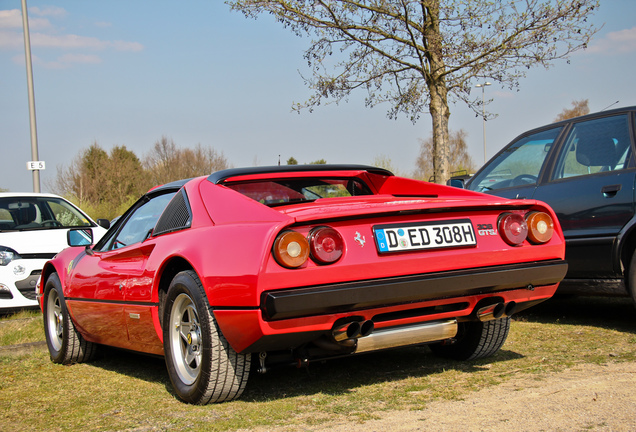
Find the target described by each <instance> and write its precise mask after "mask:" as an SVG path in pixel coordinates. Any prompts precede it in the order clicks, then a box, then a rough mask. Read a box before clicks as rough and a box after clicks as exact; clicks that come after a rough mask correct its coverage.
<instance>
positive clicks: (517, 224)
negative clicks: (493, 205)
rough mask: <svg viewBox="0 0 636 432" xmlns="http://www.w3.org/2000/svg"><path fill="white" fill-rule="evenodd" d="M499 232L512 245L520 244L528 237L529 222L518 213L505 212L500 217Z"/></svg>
mask: <svg viewBox="0 0 636 432" xmlns="http://www.w3.org/2000/svg"><path fill="white" fill-rule="evenodd" d="M498 228H499V234H500V235H501V238H503V240H504V241H505V242H506V243H508V244H509V245H511V246H518V245H520V244H521V243H523V242H524V240H525V239H526V238H527V237H528V224H527V223H526V220H525V219H524V218H523V216H521V215H520V214H517V213H504V214H502V215H501V216H500V217H499V223H498Z"/></svg>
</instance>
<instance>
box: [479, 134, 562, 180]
mask: <svg viewBox="0 0 636 432" xmlns="http://www.w3.org/2000/svg"><path fill="white" fill-rule="evenodd" d="M561 129H562V128H561V127H557V128H554V129H550V130H547V131H542V132H539V133H536V134H532V135H530V136H526V137H524V138H522V139H520V140H519V141H516V142H514V143H512V144H510V145H509V146H508V147H506V148H505V150H504V151H502V152H501V153H499V155H497V157H496V158H495V159H493V160H491V161H490V162H488V164H487V165H486V166H485V167H484V168H482V170H481V171H480V172H478V173H477V174H476V175H475V176H474V177H473V178H472V179H471V180H470V182H469V183H468V185H467V188H468V189H470V190H474V191H478V192H486V191H489V190H495V189H502V188H507V187H516V186H527V185H532V184H535V183H536V182H537V179H538V177H539V174H540V173H541V168H542V167H543V163H544V162H545V159H546V157H547V156H548V152H549V151H550V149H551V148H552V145H553V143H554V140H555V139H556V138H557V136H558V135H559V132H561Z"/></svg>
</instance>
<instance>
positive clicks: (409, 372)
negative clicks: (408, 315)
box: [92, 297, 636, 403]
mask: <svg viewBox="0 0 636 432" xmlns="http://www.w3.org/2000/svg"><path fill="white" fill-rule="evenodd" d="M514 318H515V320H518V321H528V322H537V323H560V324H564V325H586V326H596V327H601V328H609V329H614V330H617V331H621V332H629V333H636V309H635V308H634V306H633V304H632V301H631V299H629V298H610V297H567V298H554V299H551V300H549V301H547V302H544V303H542V304H540V305H537V306H535V307H533V308H531V309H528V310H526V311H523V312H522V313H519V314H517V315H515V317H514ZM513 325H514V324H513ZM100 353H101V354H100V356H99V358H98V359H96V360H95V361H93V362H92V364H93V365H94V366H95V367H99V368H104V369H106V370H112V371H115V372H117V373H120V374H123V375H127V376H130V377H132V378H136V379H141V380H146V381H150V382H161V383H162V384H163V385H164V387H165V388H166V391H167V393H169V394H170V395H171V396H173V397H175V398H176V395H175V394H174V391H173V389H172V385H171V383H170V379H169V377H168V372H167V370H166V366H165V362H164V360H163V359H162V358H159V357H150V356H145V355H141V354H136V353H132V352H127V351H121V350H117V349H114V348H109V347H100ZM521 357H522V356H521V355H520V354H518V353H516V352H514V351H510V350H506V349H502V350H500V351H499V352H498V353H497V354H496V355H494V356H492V357H490V358H486V359H482V360H478V361H472V362H457V361H452V360H446V359H441V358H439V357H436V356H435V355H433V354H432V353H431V351H430V350H429V349H428V348H427V347H425V346H421V347H408V348H400V349H394V350H388V351H383V352H375V353H366V354H361V355H352V356H350V357H344V358H337V359H331V360H327V361H323V362H314V363H310V364H309V366H308V367H303V368H300V369H299V368H295V367H280V368H274V369H271V370H270V371H268V373H267V374H264V375H262V374H258V373H256V372H255V368H253V370H252V372H251V374H250V378H249V381H248V384H247V388H246V390H245V393H244V394H243V396H242V397H241V400H242V401H243V402H254V403H258V402H266V401H272V400H277V399H284V398H290V397H297V396H311V395H314V394H319V393H324V394H328V395H332V396H337V395H343V394H348V393H350V392H352V391H355V389H357V388H361V387H365V386H370V385H374V384H384V383H390V382H393V381H401V380H405V379H408V378H411V377H415V378H421V377H425V376H431V377H433V376H434V375H436V374H440V373H442V372H447V371H453V370H455V371H460V372H464V373H474V372H480V371H484V370H487V369H488V365H489V364H492V363H499V362H507V361H512V360H515V359H518V358H521ZM257 362H258V359H257V358H254V359H253V364H256V363H257Z"/></svg>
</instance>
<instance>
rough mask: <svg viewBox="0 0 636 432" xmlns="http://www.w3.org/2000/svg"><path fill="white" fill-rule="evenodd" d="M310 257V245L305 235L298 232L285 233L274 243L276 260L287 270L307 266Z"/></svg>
mask: <svg viewBox="0 0 636 432" xmlns="http://www.w3.org/2000/svg"><path fill="white" fill-rule="evenodd" d="M308 257H309V243H308V242H307V239H306V238H305V236H304V235H302V234H301V233H299V232H296V231H285V232H282V233H280V234H279V235H278V237H276V240H275V241H274V258H276V261H277V262H278V263H279V264H280V265H282V266H283V267H287V268H297V267H300V266H301V265H303V264H305V262H306V261H307V258H308Z"/></svg>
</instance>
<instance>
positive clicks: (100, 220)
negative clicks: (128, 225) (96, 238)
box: [95, 219, 110, 229]
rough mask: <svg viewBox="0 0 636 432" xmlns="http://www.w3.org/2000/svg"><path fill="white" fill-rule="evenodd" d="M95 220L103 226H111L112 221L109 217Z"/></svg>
mask: <svg viewBox="0 0 636 432" xmlns="http://www.w3.org/2000/svg"><path fill="white" fill-rule="evenodd" d="M95 222H97V225H99V226H100V227H102V228H106V229H108V228H110V221H109V220H108V219H97V220H96V221H95Z"/></svg>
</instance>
